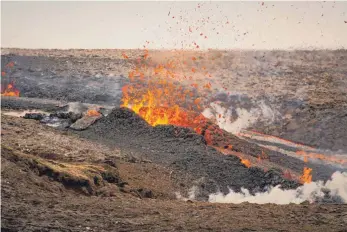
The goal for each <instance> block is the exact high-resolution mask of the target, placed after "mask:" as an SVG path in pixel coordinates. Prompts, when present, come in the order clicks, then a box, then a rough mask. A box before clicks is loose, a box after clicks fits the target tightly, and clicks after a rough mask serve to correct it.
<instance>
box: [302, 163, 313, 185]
mask: <svg viewBox="0 0 347 232" xmlns="http://www.w3.org/2000/svg"><path fill="white" fill-rule="evenodd" d="M311 172H312V168H308V167H304V171H303V174H302V176H301V177H300V182H301V183H302V184H304V183H311V181H312V175H311Z"/></svg>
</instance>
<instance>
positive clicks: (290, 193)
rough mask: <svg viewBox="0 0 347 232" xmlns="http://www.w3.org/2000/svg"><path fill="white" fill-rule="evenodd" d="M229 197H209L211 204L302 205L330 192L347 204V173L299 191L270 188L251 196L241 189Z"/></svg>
mask: <svg viewBox="0 0 347 232" xmlns="http://www.w3.org/2000/svg"><path fill="white" fill-rule="evenodd" d="M229 191H230V192H229V193H228V194H227V195H224V194H222V193H215V194H211V195H210V196H209V201H210V202H216V203H217V202H218V203H236V204H238V203H242V202H249V203H257V204H266V203H275V204H281V205H284V204H290V203H295V204H300V203H302V202H304V201H309V202H315V201H319V199H323V197H324V196H325V193H326V192H327V191H329V195H330V196H331V197H337V198H339V199H340V200H341V201H342V202H343V203H347V173H346V172H342V173H341V172H335V173H334V174H333V175H332V176H331V180H328V181H327V182H326V183H323V181H318V182H311V183H308V184H304V185H303V186H300V187H299V188H297V189H290V190H282V189H280V186H275V187H272V188H270V189H269V190H268V191H267V192H263V193H256V194H255V195H251V194H250V193H249V191H248V190H247V189H241V192H240V193H236V192H234V191H232V190H231V189H230V190H229Z"/></svg>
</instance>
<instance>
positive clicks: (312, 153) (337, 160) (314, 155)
mask: <svg viewBox="0 0 347 232" xmlns="http://www.w3.org/2000/svg"><path fill="white" fill-rule="evenodd" d="M238 136H239V137H240V138H249V139H252V140H254V141H255V143H257V142H256V141H257V140H258V141H268V142H272V143H278V144H283V145H286V146H290V147H293V148H295V149H297V150H296V151H295V152H294V151H288V150H285V149H284V148H280V147H276V146H271V145H264V144H261V143H257V144H258V145H259V146H261V147H264V148H267V149H270V150H274V151H278V152H281V153H283V154H286V155H289V156H292V157H296V158H302V160H304V161H305V162H306V161H307V160H308V159H316V160H321V161H324V162H328V163H333V164H339V165H346V164H347V159H346V158H341V157H339V156H337V155H325V154H321V153H318V152H319V150H318V149H316V148H314V147H310V146H306V145H302V144H299V143H295V142H292V141H289V140H286V139H282V138H279V137H275V136H271V135H266V134H262V133H259V132H254V131H246V130H243V131H242V132H240V133H239V134H238Z"/></svg>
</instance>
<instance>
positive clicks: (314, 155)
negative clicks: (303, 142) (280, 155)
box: [295, 151, 347, 164]
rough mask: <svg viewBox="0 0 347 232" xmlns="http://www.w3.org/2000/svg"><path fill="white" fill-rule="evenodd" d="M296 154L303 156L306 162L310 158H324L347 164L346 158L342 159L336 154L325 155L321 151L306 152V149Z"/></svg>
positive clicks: (324, 159)
mask: <svg viewBox="0 0 347 232" xmlns="http://www.w3.org/2000/svg"><path fill="white" fill-rule="evenodd" d="M295 154H297V155H300V156H303V157H304V161H305V162H307V160H308V158H310V159H319V160H323V161H329V162H332V163H338V164H347V160H346V159H340V158H336V157H334V156H327V155H323V154H319V153H309V152H305V151H297V152H296V153H295Z"/></svg>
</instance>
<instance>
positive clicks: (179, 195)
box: [175, 186, 198, 201]
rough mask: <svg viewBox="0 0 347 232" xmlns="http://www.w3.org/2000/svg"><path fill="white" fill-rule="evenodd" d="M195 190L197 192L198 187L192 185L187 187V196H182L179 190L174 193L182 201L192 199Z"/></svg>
mask: <svg viewBox="0 0 347 232" xmlns="http://www.w3.org/2000/svg"><path fill="white" fill-rule="evenodd" d="M197 192H198V187H197V186H193V187H191V188H190V189H189V192H188V198H186V197H183V196H182V195H181V193H179V192H176V193H175V194H176V198H177V199H179V200H182V201H188V200H194V199H195V196H196V193H197Z"/></svg>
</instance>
